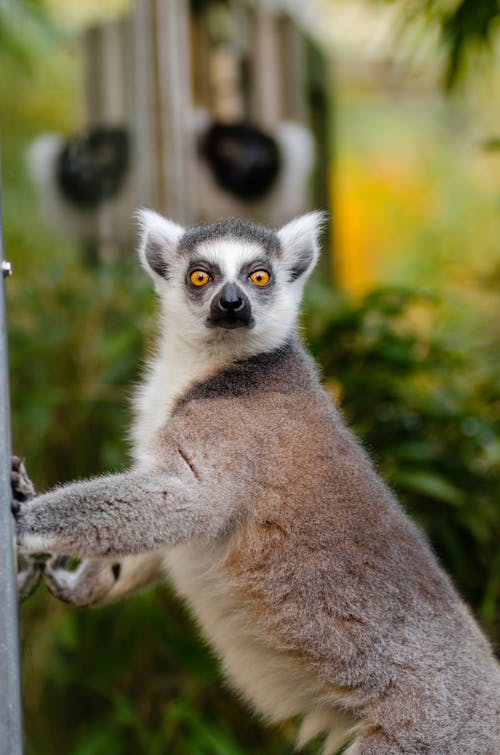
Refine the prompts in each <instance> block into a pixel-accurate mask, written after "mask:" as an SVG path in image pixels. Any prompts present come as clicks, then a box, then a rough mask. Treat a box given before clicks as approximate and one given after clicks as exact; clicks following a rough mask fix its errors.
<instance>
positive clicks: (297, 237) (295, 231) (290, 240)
mask: <svg viewBox="0 0 500 755" xmlns="http://www.w3.org/2000/svg"><path fill="white" fill-rule="evenodd" d="M325 220H326V214H325V213H324V212H320V211H318V210H316V211H314V212H308V213H307V215H301V216H300V217H298V218H295V219H294V220H292V221H290V223H287V224H286V225H285V226H283V228H281V229H280V230H279V231H278V238H279V240H280V242H281V247H282V249H283V258H284V261H285V264H286V266H287V268H288V270H289V271H290V280H291V281H295V280H297V279H298V278H300V277H302V276H305V278H307V276H308V275H309V274H310V273H311V272H312V270H313V268H314V266H315V264H316V262H317V261H318V257H319V246H318V239H319V235H320V233H321V229H322V227H323V224H324V222H325ZM305 278H304V280H305Z"/></svg>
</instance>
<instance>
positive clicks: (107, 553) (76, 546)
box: [17, 452, 241, 558]
mask: <svg viewBox="0 0 500 755" xmlns="http://www.w3.org/2000/svg"><path fill="white" fill-rule="evenodd" d="M178 453H180V452H178ZM183 458H184V457H183ZM231 479H232V480H233V481H234V475H233V476H228V475H213V476H212V475H211V476H210V477H209V478H208V477H207V478H203V477H200V476H197V475H196V474H195V473H194V472H193V470H192V469H191V467H190V465H189V464H188V463H187V462H185V461H183V462H182V466H181V465H176V468H175V473H170V474H167V473H164V472H163V473H145V472H143V471H129V472H124V473H121V474H114V475H108V476H105V477H97V478H94V479H91V480H88V481H85V482H75V483H71V484H69V485H65V486H63V487H61V488H57V489H54V490H52V491H50V492H48V493H46V494H44V495H41V496H39V497H37V498H35V499H34V501H33V502H32V503H28V504H27V505H25V506H22V507H21V510H20V512H19V514H18V517H17V531H18V542H19V545H20V546H21V547H23V548H25V549H27V550H28V551H29V552H32V553H33V552H34V553H39V552H49V553H60V554H65V555H70V556H76V557H78V558H88V557H91V558H92V557H96V556H97V557H106V558H120V557H122V556H127V555H135V554H140V553H146V552H150V551H156V550H159V549H161V548H164V547H168V546H173V545H176V544H178V543H182V542H187V541H188V540H190V539H191V538H193V537H196V536H202V535H205V536H208V537H216V536H217V535H218V534H219V533H221V532H222V531H223V530H224V529H225V528H226V527H228V526H229V524H230V521H231V518H232V516H233V513H234V511H235V510H236V508H237V501H238V499H239V498H240V497H241V495H239V494H238V491H237V490H236V489H235V484H234V482H231ZM224 480H225V481H227V482H226V483H224ZM238 508H240V507H238Z"/></svg>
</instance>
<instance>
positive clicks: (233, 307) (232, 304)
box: [217, 283, 244, 313]
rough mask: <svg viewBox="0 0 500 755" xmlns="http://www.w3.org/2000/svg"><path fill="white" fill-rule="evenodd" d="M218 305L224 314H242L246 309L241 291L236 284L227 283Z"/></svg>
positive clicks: (219, 297)
mask: <svg viewBox="0 0 500 755" xmlns="http://www.w3.org/2000/svg"><path fill="white" fill-rule="evenodd" d="M217 304H218V306H219V309H221V310H222V311H223V312H227V313H230V312H240V311H241V310H242V309H243V307H244V302H243V297H242V296H241V291H240V289H239V288H238V286H236V285H235V284H234V283H226V285H225V286H224V288H223V289H222V290H221V292H220V294H219V296H218V299H217Z"/></svg>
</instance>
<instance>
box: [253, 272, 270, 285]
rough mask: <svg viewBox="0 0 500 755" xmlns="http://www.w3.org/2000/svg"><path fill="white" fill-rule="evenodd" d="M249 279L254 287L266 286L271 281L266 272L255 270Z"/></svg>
mask: <svg viewBox="0 0 500 755" xmlns="http://www.w3.org/2000/svg"><path fill="white" fill-rule="evenodd" d="M249 277H250V280H251V281H252V283H255V285H256V286H267V284H268V283H269V281H270V279H271V276H270V275H269V273H268V272H267V270H256V271H255V272H254V273H252V274H251V275H250V276H249Z"/></svg>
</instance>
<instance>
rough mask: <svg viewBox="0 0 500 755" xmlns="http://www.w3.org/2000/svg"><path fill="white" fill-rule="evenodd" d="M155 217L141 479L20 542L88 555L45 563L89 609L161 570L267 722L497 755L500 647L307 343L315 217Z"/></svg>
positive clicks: (36, 506) (378, 748)
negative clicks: (294, 720)
mask: <svg viewBox="0 0 500 755" xmlns="http://www.w3.org/2000/svg"><path fill="white" fill-rule="evenodd" d="M140 218H141V225H142V240H141V245H140V257H141V260H142V263H143V265H144V267H145V268H146V270H147V271H148V272H149V274H150V275H151V276H152V278H153V280H154V281H155V285H156V289H157V292H158V294H159V297H160V301H161V307H162V313H161V317H162V330H161V336H160V341H159V345H158V350H157V354H156V356H155V357H154V359H153V360H152V362H151V365H150V369H149V372H148V374H147V377H146V379H145V382H144V385H143V387H142V388H141V390H140V392H139V395H138V397H137V402H136V420H135V425H134V428H133V439H134V454H135V462H134V465H133V467H132V468H131V469H130V470H129V471H126V472H122V473H120V474H113V475H109V476H105V477H98V478H95V479H91V480H88V481H85V482H76V483H73V484H69V485H66V486H64V487H61V488H58V489H55V490H52V491H50V492H48V493H46V494H44V495H41V496H39V497H38V498H35V499H34V501H33V502H29V503H21V504H20V512H18V514H17V528H18V538H19V544H20V546H22V547H23V548H26V549H28V550H29V551H30V552H49V553H54V554H69V555H70V556H75V557H79V558H83V559H88V560H86V561H83V564H82V566H81V567H80V570H79V571H78V572H76V573H75V574H72V575H66V577H65V578H63V572H62V570H60V569H59V570H58V569H56V568H53V567H52V568H50V567H49V568H48V570H47V578H48V581H49V585H50V587H51V589H52V590H53V592H55V593H56V594H57V595H59V596H60V597H62V598H64V599H66V600H70V601H72V602H76V603H105V602H109V601H111V600H113V599H115V598H118V597H120V596H122V595H124V594H126V593H128V592H130V591H131V590H134V589H137V588H138V587H140V586H143V585H145V584H147V583H149V582H151V581H152V580H155V579H159V578H160V577H161V576H162V575H163V574H164V573H165V571H168V572H169V574H170V575H171V576H172V578H173V581H174V584H175V585H176V587H177V589H178V591H179V593H180V594H181V595H182V596H184V598H185V599H186V600H187V602H188V603H189V605H190V607H191V609H192V611H193V613H194V614H195V615H196V617H197V618H198V620H199V622H200V624H201V626H202V628H203V631H204V633H205V635H206V636H207V638H208V639H209V640H210V642H211V644H212V645H213V647H214V648H215V650H216V651H217V653H218V654H219V656H220V659H221V662H222V665H223V667H224V671H225V673H226V675H227V677H228V678H229V680H230V681H231V682H232V684H233V685H234V686H235V687H236V688H237V689H238V690H240V692H241V693H242V694H243V695H244V696H245V697H246V698H247V699H248V700H249V701H250V702H251V703H252V704H253V705H254V707H255V708H256V709H257V710H258V711H259V712H260V713H261V714H263V716H265V717H266V718H267V719H268V720H269V721H272V722H278V721H283V720H285V719H288V718H290V717H293V716H301V717H302V725H301V729H300V732H299V737H298V743H299V745H300V746H301V745H303V744H304V743H305V742H307V741H308V740H309V739H311V738H312V737H314V736H316V735H317V734H318V733H320V732H325V734H326V740H325V745H324V751H325V753H332V752H334V751H335V749H336V748H337V747H339V746H340V745H342V744H343V743H345V742H347V741H348V740H349V739H351V740H352V743H351V744H350V746H349V749H348V751H347V752H349V753H350V754H352V755H354V753H356V755H361V754H363V755H382V753H384V755H396V754H398V753H400V754H401V755H402V754H403V753H405V754H407V755H408V754H410V753H411V755H416V754H417V753H422V754H423V753H429V754H430V753H432V754H433V755H445V754H446V755H498V753H499V752H500V710H499V705H500V674H499V667H498V665H497V663H496V661H495V660H494V657H493V654H492V651H491V649H490V647H489V645H488V643H487V641H486V639H485V638H484V636H483V635H482V634H481V631H480V630H479V628H478V626H477V624H476V623H475V621H474V619H473V618H472V616H471V614H470V613H469V611H468V609H467V608H466V606H465V605H464V603H463V602H462V601H461V599H460V598H459V597H458V595H457V593H456V592H455V590H454V588H453V586H452V584H451V582H450V580H449V579H448V577H447V576H446V575H445V574H444V573H443V571H442V570H441V569H440V567H439V566H438V564H437V562H436V559H435V558H434V556H433V555H432V553H431V551H430V549H429V547H428V545H427V543H426V541H425V539H424V537H423V536H422V534H421V533H420V532H419V531H418V529H417V528H416V527H415V526H414V525H413V524H412V523H411V522H410V521H409V520H408V519H407V518H406V516H405V515H404V514H403V512H402V510H401V508H400V506H399V505H398V503H397V501H396V500H395V498H394V496H393V495H392V494H391V493H390V491H389V490H388V489H387V487H386V486H385V484H384V483H383V482H382V480H381V479H380V478H379V477H378V476H377V474H376V472H375V471H374V469H373V466H372V464H371V463H370V461H369V459H368V458H367V456H366V454H365V452H364V451H363V450H362V449H361V447H360V445H359V443H358V442H357V441H356V440H355V439H354V437H353V436H352V434H351V433H350V432H349V430H348V429H347V428H346V427H345V425H344V424H343V422H342V419H341V418H340V416H339V414H338V412H337V411H336V409H335V408H334V407H333V406H332V404H331V402H330V400H329V398H328V396H327V394H326V393H325V392H324V390H323V389H322V387H321V385H320V381H319V379H318V375H317V372H316V368H315V366H314V364H313V363H312V360H311V359H310V357H309V356H308V355H307V354H306V353H305V352H304V350H303V348H302V346H301V344H300V343H299V340H298V338H297V336H296V327H297V325H296V319H297V313H298V309H299V305H300V300H301V295H302V289H303V286H304V282H305V280H306V279H307V277H308V275H309V273H310V272H311V270H312V269H313V267H314V264H315V262H316V258H317V255H318V243H317V237H318V231H319V226H320V221H321V217H320V215H319V214H317V213H316V214H315V213H312V214H309V215H305V216H304V217H301V218H299V219H296V220H294V221H292V222H291V223H289V224H288V225H286V226H285V227H283V228H282V229H281V230H279V231H277V232H273V231H270V230H267V229H265V228H262V227H260V226H256V225H252V224H248V223H242V222H240V221H236V220H229V221H221V222H218V223H215V224H212V225H208V226H200V227H195V228H192V229H189V230H184V229H183V228H181V227H180V226H178V225H176V224H175V223H172V222H170V221H168V220H165V219H164V218H162V217H160V216H159V215H157V214H155V213H153V212H150V211H143V212H141V214H140Z"/></svg>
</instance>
